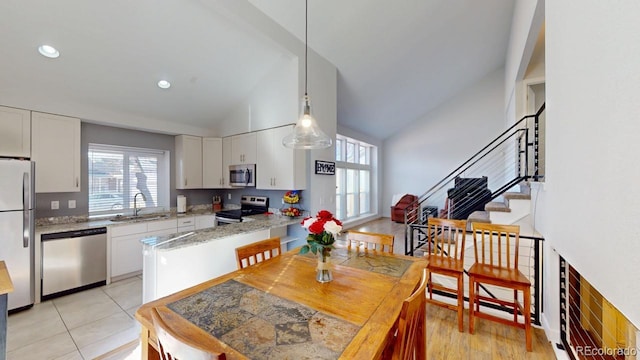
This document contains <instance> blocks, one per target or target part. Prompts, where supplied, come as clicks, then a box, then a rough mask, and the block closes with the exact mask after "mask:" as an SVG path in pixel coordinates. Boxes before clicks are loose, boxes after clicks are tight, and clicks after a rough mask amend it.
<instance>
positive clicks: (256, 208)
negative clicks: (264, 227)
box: [216, 195, 269, 225]
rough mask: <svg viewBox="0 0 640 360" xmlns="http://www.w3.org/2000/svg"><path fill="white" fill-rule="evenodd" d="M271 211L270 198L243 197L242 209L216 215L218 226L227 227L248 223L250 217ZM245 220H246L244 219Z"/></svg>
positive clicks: (219, 212)
mask: <svg viewBox="0 0 640 360" xmlns="http://www.w3.org/2000/svg"><path fill="white" fill-rule="evenodd" d="M267 211H269V198H268V197H266V196H255V195H242V198H241V199H240V209H236V210H224V211H218V212H217V213H216V224H217V225H227V224H233V223H238V222H242V221H243V220H244V221H247V220H248V219H246V218H244V217H245V216H249V215H259V214H264V213H266V212H267ZM243 218H244V219H243Z"/></svg>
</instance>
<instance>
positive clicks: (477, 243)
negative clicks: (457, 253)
mask: <svg viewBox="0 0 640 360" xmlns="http://www.w3.org/2000/svg"><path fill="white" fill-rule="evenodd" d="M472 228H473V249H474V252H475V259H476V263H478V264H483V265H491V266H498V267H503V268H508V269H517V268H518V248H519V247H520V246H519V245H520V226H518V225H499V224H486V223H476V222H474V223H473V224H472Z"/></svg>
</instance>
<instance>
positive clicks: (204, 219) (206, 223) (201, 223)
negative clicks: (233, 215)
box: [196, 214, 216, 230]
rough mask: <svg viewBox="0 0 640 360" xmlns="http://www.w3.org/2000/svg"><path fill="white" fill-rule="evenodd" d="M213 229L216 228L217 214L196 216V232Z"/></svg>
mask: <svg viewBox="0 0 640 360" xmlns="http://www.w3.org/2000/svg"><path fill="white" fill-rule="evenodd" d="M212 227H216V216H215V214H211V215H197V216H196V230H202V229H208V228H212Z"/></svg>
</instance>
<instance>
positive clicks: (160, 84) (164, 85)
mask: <svg viewBox="0 0 640 360" xmlns="http://www.w3.org/2000/svg"><path fill="white" fill-rule="evenodd" d="M158 87H159V88H160V89H168V88H169V87H171V83H170V82H168V81H167V80H160V81H158Z"/></svg>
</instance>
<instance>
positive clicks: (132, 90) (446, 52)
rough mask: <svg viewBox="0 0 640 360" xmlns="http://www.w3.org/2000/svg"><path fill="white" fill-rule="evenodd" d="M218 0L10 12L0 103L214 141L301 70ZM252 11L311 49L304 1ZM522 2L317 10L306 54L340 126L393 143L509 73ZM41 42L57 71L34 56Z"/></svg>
mask: <svg viewBox="0 0 640 360" xmlns="http://www.w3.org/2000/svg"><path fill="white" fill-rule="evenodd" d="M216 1H218V0H201V1H199V0H164V1H157V0H136V1H127V0H110V1H86V0H56V1H50V0H3V1H1V2H0V49H1V51H0V54H2V55H0V104H3V105H11V106H16V107H24V108H29V109H35V110H40V111H48V112H54V113H60V114H68V115H73V116H78V117H82V118H84V119H88V120H94V121H97V122H106V123H109V122H112V123H115V124H119V125H121V126H129V127H133V128H148V129H154V130H157V129H160V128H163V129H169V130H167V132H172V131H175V132H176V133H177V132H180V129H191V130H192V131H197V129H210V128H213V127H214V124H215V122H216V121H218V120H219V119H222V118H224V117H225V116H226V115H227V114H228V112H229V111H230V110H231V109H232V108H233V107H234V106H235V105H237V104H238V103H239V102H240V101H242V100H243V99H244V98H245V97H246V96H247V95H248V93H249V92H250V90H251V89H252V88H253V87H254V86H255V84H256V83H257V82H258V81H259V80H260V79H261V78H262V77H263V76H265V75H266V74H267V73H268V72H269V71H270V70H271V69H273V68H274V67H275V66H276V65H277V64H279V63H280V62H282V61H287V59H290V57H291V55H290V54H288V53H286V52H285V51H283V50H282V48H280V47H277V46H274V44H273V42H272V41H269V40H268V39H266V38H265V37H264V36H259V35H258V34H255V33H252V31H253V30H251V28H250V27H248V26H246V24H245V25H242V26H238V25H236V23H234V21H233V20H230V17H227V16H225V15H222V13H224V11H221V12H216V11H215V10H214V9H215V7H216V6H215V4H216ZM225 1H232V0H225ZM233 1H240V0H233ZM249 1H250V2H251V3H252V4H253V5H255V6H256V7H258V8H259V9H260V10H262V11H263V12H264V13H265V14H267V15H268V16H269V17H271V18H273V19H274V20H275V21H276V22H278V23H280V24H281V25H282V27H284V28H285V29H286V30H288V31H289V32H291V33H293V34H294V35H295V36H296V37H298V38H300V39H304V1H300V0H299V1H293V0H249ZM218 2H219V1H218ZM513 2H514V0H482V1H478V0H453V1H452V0H401V1H382V0H350V1H348V2H346V3H345V2H344V1H338V0H322V1H320V0H310V1H309V46H310V47H312V48H313V49H314V50H316V51H317V52H318V53H319V54H321V55H323V56H324V57H325V58H327V59H328V60H329V61H331V62H332V63H333V64H334V65H335V66H336V68H337V69H338V73H339V78H338V123H339V124H341V125H343V126H346V127H349V128H352V129H355V130H359V131H361V132H363V133H365V134H369V135H371V136H374V137H376V138H379V139H384V138H386V137H387V136H389V135H390V134H393V133H394V132H396V131H398V130H399V129H401V128H402V127H403V126H404V125H406V124H408V123H410V122H412V121H414V120H415V119H417V118H419V117H420V116H421V115H423V114H425V113H427V112H429V111H430V110H432V109H433V108H435V107H436V106H437V105H438V104H440V103H442V102H443V101H446V100H447V99H448V98H450V97H451V96H453V95H454V94H455V93H456V92H458V91H460V90H461V89H463V88H465V87H466V86H468V85H470V84H472V83H473V82H475V81H477V80H478V79H480V78H481V77H483V76H484V75H486V74H488V73H489V72H491V71H493V70H495V69H497V68H499V67H500V66H502V65H503V63H504V59H505V53H506V48H507V43H508V36H509V30H510V23H511V15H512V11H513ZM345 4H348V5H345ZM43 43H48V44H50V45H54V46H56V47H57V48H59V50H60V51H61V54H62V55H61V56H60V58H59V59H56V60H51V59H46V58H43V57H41V56H40V55H38V54H37V50H36V49H37V47H38V46H39V45H41V44H43ZM160 78H166V79H167V80H169V81H171V83H172V87H171V89H169V90H165V91H163V90H161V89H159V88H158V87H157V86H156V85H155V84H156V82H157V81H158V80H159V79H160ZM311 95H312V96H313V94H311ZM296 102H298V99H296ZM155 123H157V124H161V126H160V125H159V126H156V125H154V124H155ZM171 129H175V130H171Z"/></svg>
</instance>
